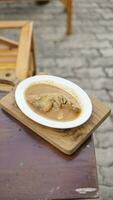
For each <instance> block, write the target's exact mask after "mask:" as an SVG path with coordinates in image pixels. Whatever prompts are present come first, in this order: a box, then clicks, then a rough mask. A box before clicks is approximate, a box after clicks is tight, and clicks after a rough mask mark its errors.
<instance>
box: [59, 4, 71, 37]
mask: <svg viewBox="0 0 113 200" xmlns="http://www.w3.org/2000/svg"><path fill="white" fill-rule="evenodd" d="M60 1H61V2H62V3H63V4H64V6H65V8H66V12H67V30H66V34H67V35H69V34H71V33H72V0H60Z"/></svg>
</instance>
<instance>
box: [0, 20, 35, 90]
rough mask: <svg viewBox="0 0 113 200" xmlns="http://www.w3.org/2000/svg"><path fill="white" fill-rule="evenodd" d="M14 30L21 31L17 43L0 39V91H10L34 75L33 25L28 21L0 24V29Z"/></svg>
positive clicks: (3, 22) (2, 22)
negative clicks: (19, 82)
mask: <svg viewBox="0 0 113 200" xmlns="http://www.w3.org/2000/svg"><path fill="white" fill-rule="evenodd" d="M15 28H16V29H21V32H20V38H19V42H15V41H12V40H10V39H8V38H4V37H0V90H1V91H10V90H11V89H12V87H13V86H14V85H15V84H16V83H17V82H18V81H20V80H23V79H25V78H26V77H28V76H32V75H33V74H34V73H35V57H34V46H33V23H32V22H30V21H1V22H0V29H8V30H9V29H15ZM9 31H10V30H9Z"/></svg>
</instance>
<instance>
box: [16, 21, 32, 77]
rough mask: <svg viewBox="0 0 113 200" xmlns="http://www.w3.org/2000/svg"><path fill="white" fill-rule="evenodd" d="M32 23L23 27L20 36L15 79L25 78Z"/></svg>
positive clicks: (28, 60) (28, 59)
mask: <svg viewBox="0 0 113 200" xmlns="http://www.w3.org/2000/svg"><path fill="white" fill-rule="evenodd" d="M32 31H33V23H32V22H29V23H27V24H26V25H25V26H23V28H22V30H21V34H20V41H19V49H18V56H17V64H16V77H17V78H19V79H20V80H23V79H25V78H27V76H28V71H29V62H30V51H31V43H32V34H33V33H32Z"/></svg>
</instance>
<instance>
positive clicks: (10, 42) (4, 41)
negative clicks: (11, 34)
mask: <svg viewBox="0 0 113 200" xmlns="http://www.w3.org/2000/svg"><path fill="white" fill-rule="evenodd" d="M0 44H4V45H7V46H8V47H10V48H12V47H13V48H14V47H15V48H17V47H18V43H17V42H15V41H13V40H9V39H7V38H5V37H0Z"/></svg>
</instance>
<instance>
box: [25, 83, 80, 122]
mask: <svg viewBox="0 0 113 200" xmlns="http://www.w3.org/2000/svg"><path fill="white" fill-rule="evenodd" d="M47 93H60V94H62V95H65V96H66V97H68V99H70V100H71V101H72V102H75V101H76V99H75V98H74V97H73V96H72V95H71V94H69V93H68V92H66V91H65V90H63V89H61V88H59V87H56V86H53V85H49V84H44V83H39V84H34V85H31V86H30V87H28V88H27V89H26V91H25V99H26V101H27V99H28V97H29V96H30V95H44V94H47ZM27 103H28V105H29V107H30V108H31V109H32V110H33V111H34V112H35V113H37V114H39V115H41V116H43V117H45V118H48V119H52V120H57V121H71V120H74V119H75V118H77V117H78V116H79V115H80V112H79V113H76V112H75V111H74V110H72V109H70V108H68V107H67V106H63V107H62V108H60V110H59V111H55V110H54V109H51V110H50V111H48V112H46V113H45V112H43V111H40V110H39V109H38V108H36V107H34V106H33V105H32V104H31V103H29V102H28V101H27ZM60 113H61V114H62V113H63V119H58V116H59V115H60Z"/></svg>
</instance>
